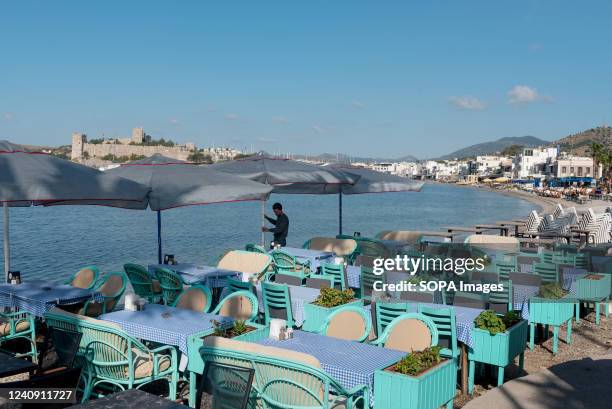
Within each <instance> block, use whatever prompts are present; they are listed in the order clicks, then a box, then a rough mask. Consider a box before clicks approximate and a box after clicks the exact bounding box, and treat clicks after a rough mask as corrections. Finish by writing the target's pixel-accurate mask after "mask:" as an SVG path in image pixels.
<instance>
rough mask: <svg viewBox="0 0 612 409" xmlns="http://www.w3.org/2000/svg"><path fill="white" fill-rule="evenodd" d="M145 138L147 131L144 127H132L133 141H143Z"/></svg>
mask: <svg viewBox="0 0 612 409" xmlns="http://www.w3.org/2000/svg"><path fill="white" fill-rule="evenodd" d="M144 140H145V133H144V129H143V128H134V129H132V142H134V143H143V142H144Z"/></svg>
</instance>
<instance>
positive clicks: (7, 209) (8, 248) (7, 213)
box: [2, 202, 11, 283]
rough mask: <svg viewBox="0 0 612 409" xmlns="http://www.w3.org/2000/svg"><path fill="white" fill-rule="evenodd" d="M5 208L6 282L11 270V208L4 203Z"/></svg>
mask: <svg viewBox="0 0 612 409" xmlns="http://www.w3.org/2000/svg"><path fill="white" fill-rule="evenodd" d="M2 207H4V222H3V227H4V282H5V283H6V282H7V280H8V272H9V270H10V268H11V249H10V243H9V206H8V203H7V202H4V203H3V206H2Z"/></svg>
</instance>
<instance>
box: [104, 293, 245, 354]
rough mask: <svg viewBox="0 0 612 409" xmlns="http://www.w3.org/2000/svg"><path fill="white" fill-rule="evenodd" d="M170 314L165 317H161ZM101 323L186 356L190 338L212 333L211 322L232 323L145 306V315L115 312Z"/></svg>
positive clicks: (221, 319)
mask: <svg viewBox="0 0 612 409" xmlns="http://www.w3.org/2000/svg"><path fill="white" fill-rule="evenodd" d="M166 313H168V314H170V315H169V316H164V315H162V314H166ZM99 319H102V320H105V321H110V322H114V323H116V324H119V325H120V326H121V328H123V330H124V331H125V332H127V333H128V334H129V335H131V336H133V337H134V338H138V339H142V340H146V341H153V342H158V343H160V344H164V345H173V346H176V347H178V349H179V350H180V351H181V352H183V353H184V354H187V338H188V337H189V336H191V335H194V334H198V333H202V332H203V333H206V332H210V333H211V334H212V332H213V329H214V327H213V324H212V322H211V321H212V320H217V321H219V322H221V323H222V324H230V323H231V322H232V321H233V320H232V319H231V318H228V317H222V316H220V315H213V314H205V313H202V312H196V311H192V310H186V309H182V308H174V307H168V306H165V305H158V304H146V305H145V309H144V310H143V311H127V310H123V311H115V312H110V313H108V314H102V315H100V317H99Z"/></svg>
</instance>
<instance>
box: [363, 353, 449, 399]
mask: <svg viewBox="0 0 612 409" xmlns="http://www.w3.org/2000/svg"><path fill="white" fill-rule="evenodd" d="M456 381H457V362H456V361H455V360H454V359H449V360H446V361H444V362H442V363H441V364H439V365H438V366H436V367H434V368H432V369H430V370H428V371H427V372H425V373H422V374H421V375H419V376H408V375H403V374H399V373H396V372H390V371H385V370H384V369H379V370H377V371H376V373H375V374H374V409H437V408H439V407H440V406H442V405H446V404H447V403H448V402H452V400H453V398H454V397H455V384H456Z"/></svg>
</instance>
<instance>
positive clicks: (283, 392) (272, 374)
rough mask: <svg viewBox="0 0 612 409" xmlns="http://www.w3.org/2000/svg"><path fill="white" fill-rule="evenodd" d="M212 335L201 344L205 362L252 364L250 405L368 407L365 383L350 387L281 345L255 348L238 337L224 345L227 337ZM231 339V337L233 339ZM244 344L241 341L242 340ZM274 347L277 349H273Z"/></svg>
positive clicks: (275, 407) (326, 408)
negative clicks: (242, 347)
mask: <svg viewBox="0 0 612 409" xmlns="http://www.w3.org/2000/svg"><path fill="white" fill-rule="evenodd" d="M216 341H217V340H216V337H214V338H212V339H211V340H210V341H209V343H213V345H207V346H204V347H202V348H200V354H201V356H202V360H203V361H204V362H207V363H208V362H214V363H220V364H228V365H235V366H240V367H243V368H252V369H254V370H255V374H256V376H255V377H254V379H253V385H252V390H251V395H250V397H249V401H248V405H247V407H249V408H269V409H281V408H282V409H289V408H301V409H334V408H340V407H342V408H346V409H357V408H366V407H369V390H368V387H367V386H366V385H356V386H354V387H352V388H350V389H347V388H345V387H344V386H342V385H341V384H340V383H339V382H338V381H336V380H335V379H334V378H332V377H331V376H330V375H328V374H327V373H326V372H324V371H323V370H322V369H320V368H318V367H315V366H313V365H312V364H310V363H309V361H308V360H307V359H306V358H307V357H308V356H307V355H306V356H305V357H304V359H303V360H297V359H292V358H285V357H284V356H283V354H284V353H285V352H283V350H280V349H278V348H274V349H267V350H265V351H263V350H262V351H259V350H258V348H259V347H258V346H257V344H246V345H254V347H251V351H253V348H255V350H254V351H253V352H246V349H245V350H240V349H237V348H238V343H239V341H234V342H233V343H232V344H233V345H232V346H229V345H224V341H225V340H219V341H220V342H216ZM230 341H231V340H230ZM240 344H242V343H240ZM272 351H274V352H272Z"/></svg>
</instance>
